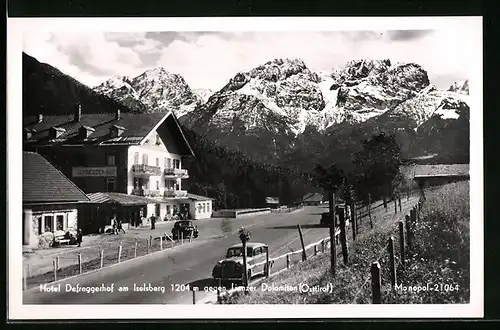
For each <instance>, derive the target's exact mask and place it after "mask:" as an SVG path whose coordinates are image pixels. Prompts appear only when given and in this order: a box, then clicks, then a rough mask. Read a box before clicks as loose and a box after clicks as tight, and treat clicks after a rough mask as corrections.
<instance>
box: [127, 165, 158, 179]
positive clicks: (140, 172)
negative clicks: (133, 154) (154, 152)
mask: <svg viewBox="0 0 500 330" xmlns="http://www.w3.org/2000/svg"><path fill="white" fill-rule="evenodd" d="M132 172H133V173H134V175H135V176H137V177H150V176H160V175H161V168H160V167H158V166H152V165H144V164H135V165H132Z"/></svg>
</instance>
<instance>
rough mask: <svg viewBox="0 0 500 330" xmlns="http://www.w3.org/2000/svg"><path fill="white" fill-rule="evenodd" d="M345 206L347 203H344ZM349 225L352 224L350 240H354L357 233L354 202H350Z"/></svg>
mask: <svg viewBox="0 0 500 330" xmlns="http://www.w3.org/2000/svg"><path fill="white" fill-rule="evenodd" d="M346 207H347V205H346ZM351 222H352V224H351V226H352V240H353V241H355V240H356V234H357V231H356V227H357V224H356V205H355V203H354V202H353V203H352V204H351Z"/></svg>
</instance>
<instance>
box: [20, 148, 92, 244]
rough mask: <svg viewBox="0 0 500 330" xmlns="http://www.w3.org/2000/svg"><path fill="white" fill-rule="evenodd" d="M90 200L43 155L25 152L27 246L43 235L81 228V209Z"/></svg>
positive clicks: (24, 222)
mask: <svg viewBox="0 0 500 330" xmlns="http://www.w3.org/2000/svg"><path fill="white" fill-rule="evenodd" d="M89 201H90V199H89V198H88V197H87V196H86V195H85V193H84V192H83V191H82V190H81V189H80V188H78V187H77V186H76V185H75V184H74V183H73V182H71V180H69V179H68V178H67V177H66V176H65V175H64V174H63V173H61V172H60V171H59V170H57V169H56V168H55V167H54V166H52V165H51V164H50V163H49V162H48V161H47V160H46V159H45V158H43V157H42V156H41V155H39V154H37V153H33V152H23V216H24V219H23V246H26V247H30V248H31V247H37V246H38V238H39V236H40V235H42V234H44V233H47V232H51V233H54V232H56V231H64V232H66V231H70V230H72V231H75V230H77V229H78V227H79V225H80V222H79V215H78V207H79V206H80V205H82V204H84V203H87V202H89Z"/></svg>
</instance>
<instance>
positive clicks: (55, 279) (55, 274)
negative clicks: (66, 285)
mask: <svg viewBox="0 0 500 330" xmlns="http://www.w3.org/2000/svg"><path fill="white" fill-rule="evenodd" d="M52 264H53V266H54V282H55V281H57V264H56V259H54V260H52ZM80 274H81V273H80Z"/></svg>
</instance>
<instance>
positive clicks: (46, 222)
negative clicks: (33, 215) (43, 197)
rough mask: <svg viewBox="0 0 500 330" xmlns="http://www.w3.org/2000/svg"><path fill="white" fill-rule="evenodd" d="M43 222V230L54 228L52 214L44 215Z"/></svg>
mask: <svg viewBox="0 0 500 330" xmlns="http://www.w3.org/2000/svg"><path fill="white" fill-rule="evenodd" d="M43 222H44V226H45V228H44V229H43V232H44V233H45V232H51V231H53V230H54V216H53V215H46V216H44V217H43Z"/></svg>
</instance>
